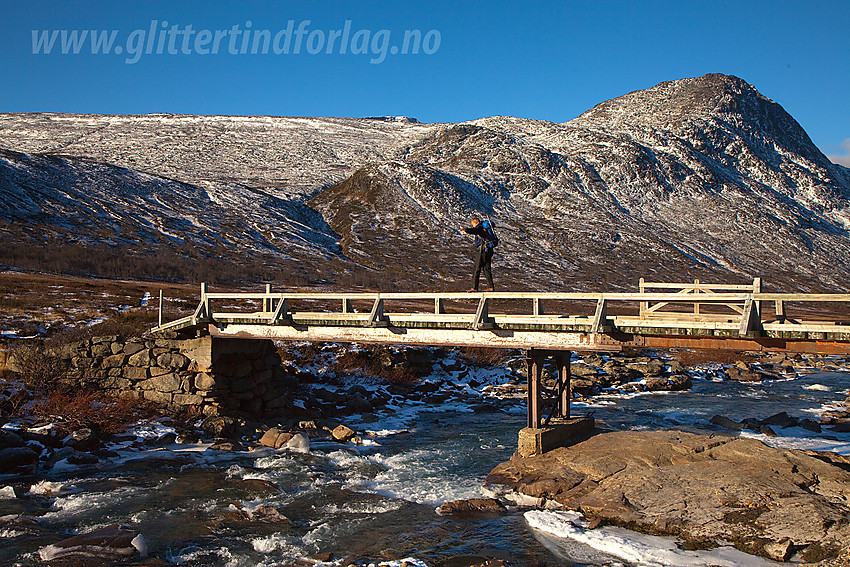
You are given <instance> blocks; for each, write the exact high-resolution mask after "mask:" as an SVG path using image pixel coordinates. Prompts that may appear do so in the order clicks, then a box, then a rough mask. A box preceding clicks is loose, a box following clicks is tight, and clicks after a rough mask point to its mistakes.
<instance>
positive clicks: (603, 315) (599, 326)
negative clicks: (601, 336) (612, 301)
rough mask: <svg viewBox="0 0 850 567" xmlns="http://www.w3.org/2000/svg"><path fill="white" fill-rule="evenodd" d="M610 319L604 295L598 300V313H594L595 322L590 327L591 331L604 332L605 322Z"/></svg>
mask: <svg viewBox="0 0 850 567" xmlns="http://www.w3.org/2000/svg"><path fill="white" fill-rule="evenodd" d="M607 319H608V305H607V304H606V303H605V298H604V297H601V296H600V297H599V300H597V302H596V313H595V314H594V315H593V324H592V325H591V327H590V332H591V333H594V334H596V333H599V332H600V331H602V332H604V330H605V323H606V321H607Z"/></svg>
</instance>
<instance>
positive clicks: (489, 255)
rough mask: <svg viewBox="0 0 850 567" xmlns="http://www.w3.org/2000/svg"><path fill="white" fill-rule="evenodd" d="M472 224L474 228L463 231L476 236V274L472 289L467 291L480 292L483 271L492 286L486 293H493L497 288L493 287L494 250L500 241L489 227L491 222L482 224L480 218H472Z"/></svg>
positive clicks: (473, 278) (474, 245)
mask: <svg viewBox="0 0 850 567" xmlns="http://www.w3.org/2000/svg"><path fill="white" fill-rule="evenodd" d="M470 223H471V224H472V226H470V227H467V228H464V229H462V230H463V231H464V232H465V233H467V234H472V235H474V236H475V242H474V243H473V249H474V250H475V273H474V275H473V276H472V287H471V288H470V289H468V290H466V291H478V281H479V279H480V278H481V272H482V271H483V272H484V277H486V278H487V283H488V284H489V286H490V287H488V288H487V289H485V290H484V291H493V290H494V289H495V287H496V286H494V285H493V270H492V267H491V262H492V260H493V249H494V247H495V246H496V244H498V239H497V238H496V234H495V233H494V232H493V229H492V227H490V226H489V224H490V223H489V221H484V223H482V222H481V219H479V218H478V217H472V218H471V219H470Z"/></svg>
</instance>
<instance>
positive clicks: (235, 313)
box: [153, 278, 850, 336]
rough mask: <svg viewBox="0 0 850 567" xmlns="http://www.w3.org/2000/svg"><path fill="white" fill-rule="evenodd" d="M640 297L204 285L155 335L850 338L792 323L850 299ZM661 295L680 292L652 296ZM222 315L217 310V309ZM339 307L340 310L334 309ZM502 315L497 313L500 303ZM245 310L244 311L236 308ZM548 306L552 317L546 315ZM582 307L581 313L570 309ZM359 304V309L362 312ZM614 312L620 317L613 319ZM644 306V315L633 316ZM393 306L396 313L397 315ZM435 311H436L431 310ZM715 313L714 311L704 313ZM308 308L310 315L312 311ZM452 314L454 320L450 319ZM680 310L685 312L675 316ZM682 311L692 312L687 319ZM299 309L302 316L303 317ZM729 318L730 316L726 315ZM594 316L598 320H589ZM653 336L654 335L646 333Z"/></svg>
mask: <svg viewBox="0 0 850 567" xmlns="http://www.w3.org/2000/svg"><path fill="white" fill-rule="evenodd" d="M640 289H641V291H640V292H638V293H619V292H613V293H610V292H604V293H588V292H579V293H547V292H485V293H458V292H450V293H380V292H362V293H337V292H330V293H313V292H272V290H271V288H270V286H268V285H267V286H266V290H265V292H259V293H212V292H210V291H209V290H208V288H207V286H206V284H201V299H200V303H199V304H198V306H197V308H196V309H195V312H194V313H193V314H192V315H190V316H188V317H184V318H182V319H179V320H177V321H172V322H170V323H166V324H162V325H159V326H158V327H156V328H154V329H153V330H154V331H166V330H169V329H179V328H185V327H189V326H198V325H199V324H203V323H210V322H221V323H227V324H233V323H240V322H242V323H250V324H259V325H272V326H274V325H293V324H295V323H296V322H298V321H300V322H301V323H303V322H304V321H309V322H310V324H314V325H315V324H317V325H327V326H363V327H380V326H387V325H395V326H406V325H407V326H409V325H411V324H420V325H422V324H430V325H433V326H440V325H443V327H442V328H447V329H448V328H454V329H458V328H466V329H471V330H476V331H477V330H486V329H492V328H494V327H502V328H505V326H506V325H514V327H513V328H522V327H521V325H529V326H537V327H538V328H541V327H540V326H541V325H543V326H545V330H553V331H557V330H571V331H581V332H589V333H594V334H596V333H604V332H607V331H610V330H611V329H612V328H614V327H617V328H628V329H630V331H629V332H636V331H635V329H637V330H638V331H637V332H639V330H640V329H641V328H645V329H653V328H655V329H657V328H659V327H673V328H678V329H683V330H688V329H691V330H693V329H724V330H727V331H735V330H737V332H738V333H740V335H742V336H752V334H753V333H757V332H759V331H762V330H764V329H766V328H771V329H780V330H783V331H795V330H799V331H805V330H814V331H819V330H820V331H823V330H830V329H838V330H839V331H841V332H844V329H846V330H847V332H850V326H848V327H844V328H843V329H842V328H841V326H842V325H844V324H845V323H844V322H841V321H836V320H835V317H834V316H833V317H832V318H831V319H829V320H822V321H816V322H809V323H805V322H802V321H799V320H793V319H789V318H788V317H787V316H786V311H785V310H786V305H787V304H789V303H804V302H810V303H824V302H838V303H845V304H847V303H850V294H811V293H804V294H783V293H761V291H760V290H761V280H760V279H759V278H756V279H755V280H753V283H752V284H732V285H730V284H704V283H701V282H699V280H695V281H694V283H661V282H645V281H643V280H641V282H640ZM654 289H663V290H676V291H675V292H670V291H664V292H657V291H647V290H654ZM762 301H773V302H774V305H775V313H776V317H775V319H765V318H764V317H763V315H762V312H761V308H760V304H761V302H762ZM214 302H215V303H216V304H217V305H222V307H220V308H217V309H215V310H214V309H213V303H214ZM334 302H335V303H336V305H337V306H338V307H336V308H334V307H333V303H334ZM497 302H498V304H499V307H500V308H501V309H503V311H502V312H500V313H493V312H492V307H493V305H494V304H495V303H497ZM234 303H238V305H233V304H234ZM544 303H545V309H544ZM566 303H568V304H575V303H579V304H581V305H582V306H583V307H582V308H581V309H578V310H576V309H575V307H570V310H567V309H565V306H564V304H566ZM355 304H357V305H358V306H359V307H360V309H359V310H358V309H355V308H354V306H355ZM612 304H618V313H617V314H616V315H609V311H610V309H611V305H612ZM629 305H631V306H632V307H631V309H634V306H637V307H638V309H637V314H636V315H635V314H634V312H633V311H632V312H631V313H629V312H628V306H629ZM389 306H392V307H393V308H394V309H396V310H397V311H396V312H390V311H389V310H388V307H389ZM432 306H433V307H432ZM703 306H709V307H711V309H710V311H711V312H709V311H707V310H703V309H701V307H703ZM305 307H306V309H305ZM449 307H451V308H452V311H453V312H449ZM671 307H672V308H675V307H679V308H680V309H679V310H670V308H671ZM681 307H685V308H686V310H685V311H682V310H681ZM296 308H298V309H296ZM724 310H725V312H724ZM591 312H592V315H590V313H591ZM647 332H649V331H647Z"/></svg>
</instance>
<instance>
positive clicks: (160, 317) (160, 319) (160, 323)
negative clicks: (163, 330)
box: [159, 290, 162, 327]
mask: <svg viewBox="0 0 850 567" xmlns="http://www.w3.org/2000/svg"><path fill="white" fill-rule="evenodd" d="M159 326H160V327H162V290H159Z"/></svg>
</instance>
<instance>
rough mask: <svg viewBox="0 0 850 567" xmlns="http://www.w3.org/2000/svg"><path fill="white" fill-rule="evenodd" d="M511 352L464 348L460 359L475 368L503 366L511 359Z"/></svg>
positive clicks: (484, 348)
mask: <svg viewBox="0 0 850 567" xmlns="http://www.w3.org/2000/svg"><path fill="white" fill-rule="evenodd" d="M511 354H512V351H510V350H506V349H502V348H487V347H464V348H462V349H460V351H459V355H460V358H461V359H463V360H464V361H466V362H467V363H469V364H472V365H475V366H503V365H505V364H507V363H508V361H509V360H510V359H511Z"/></svg>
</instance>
